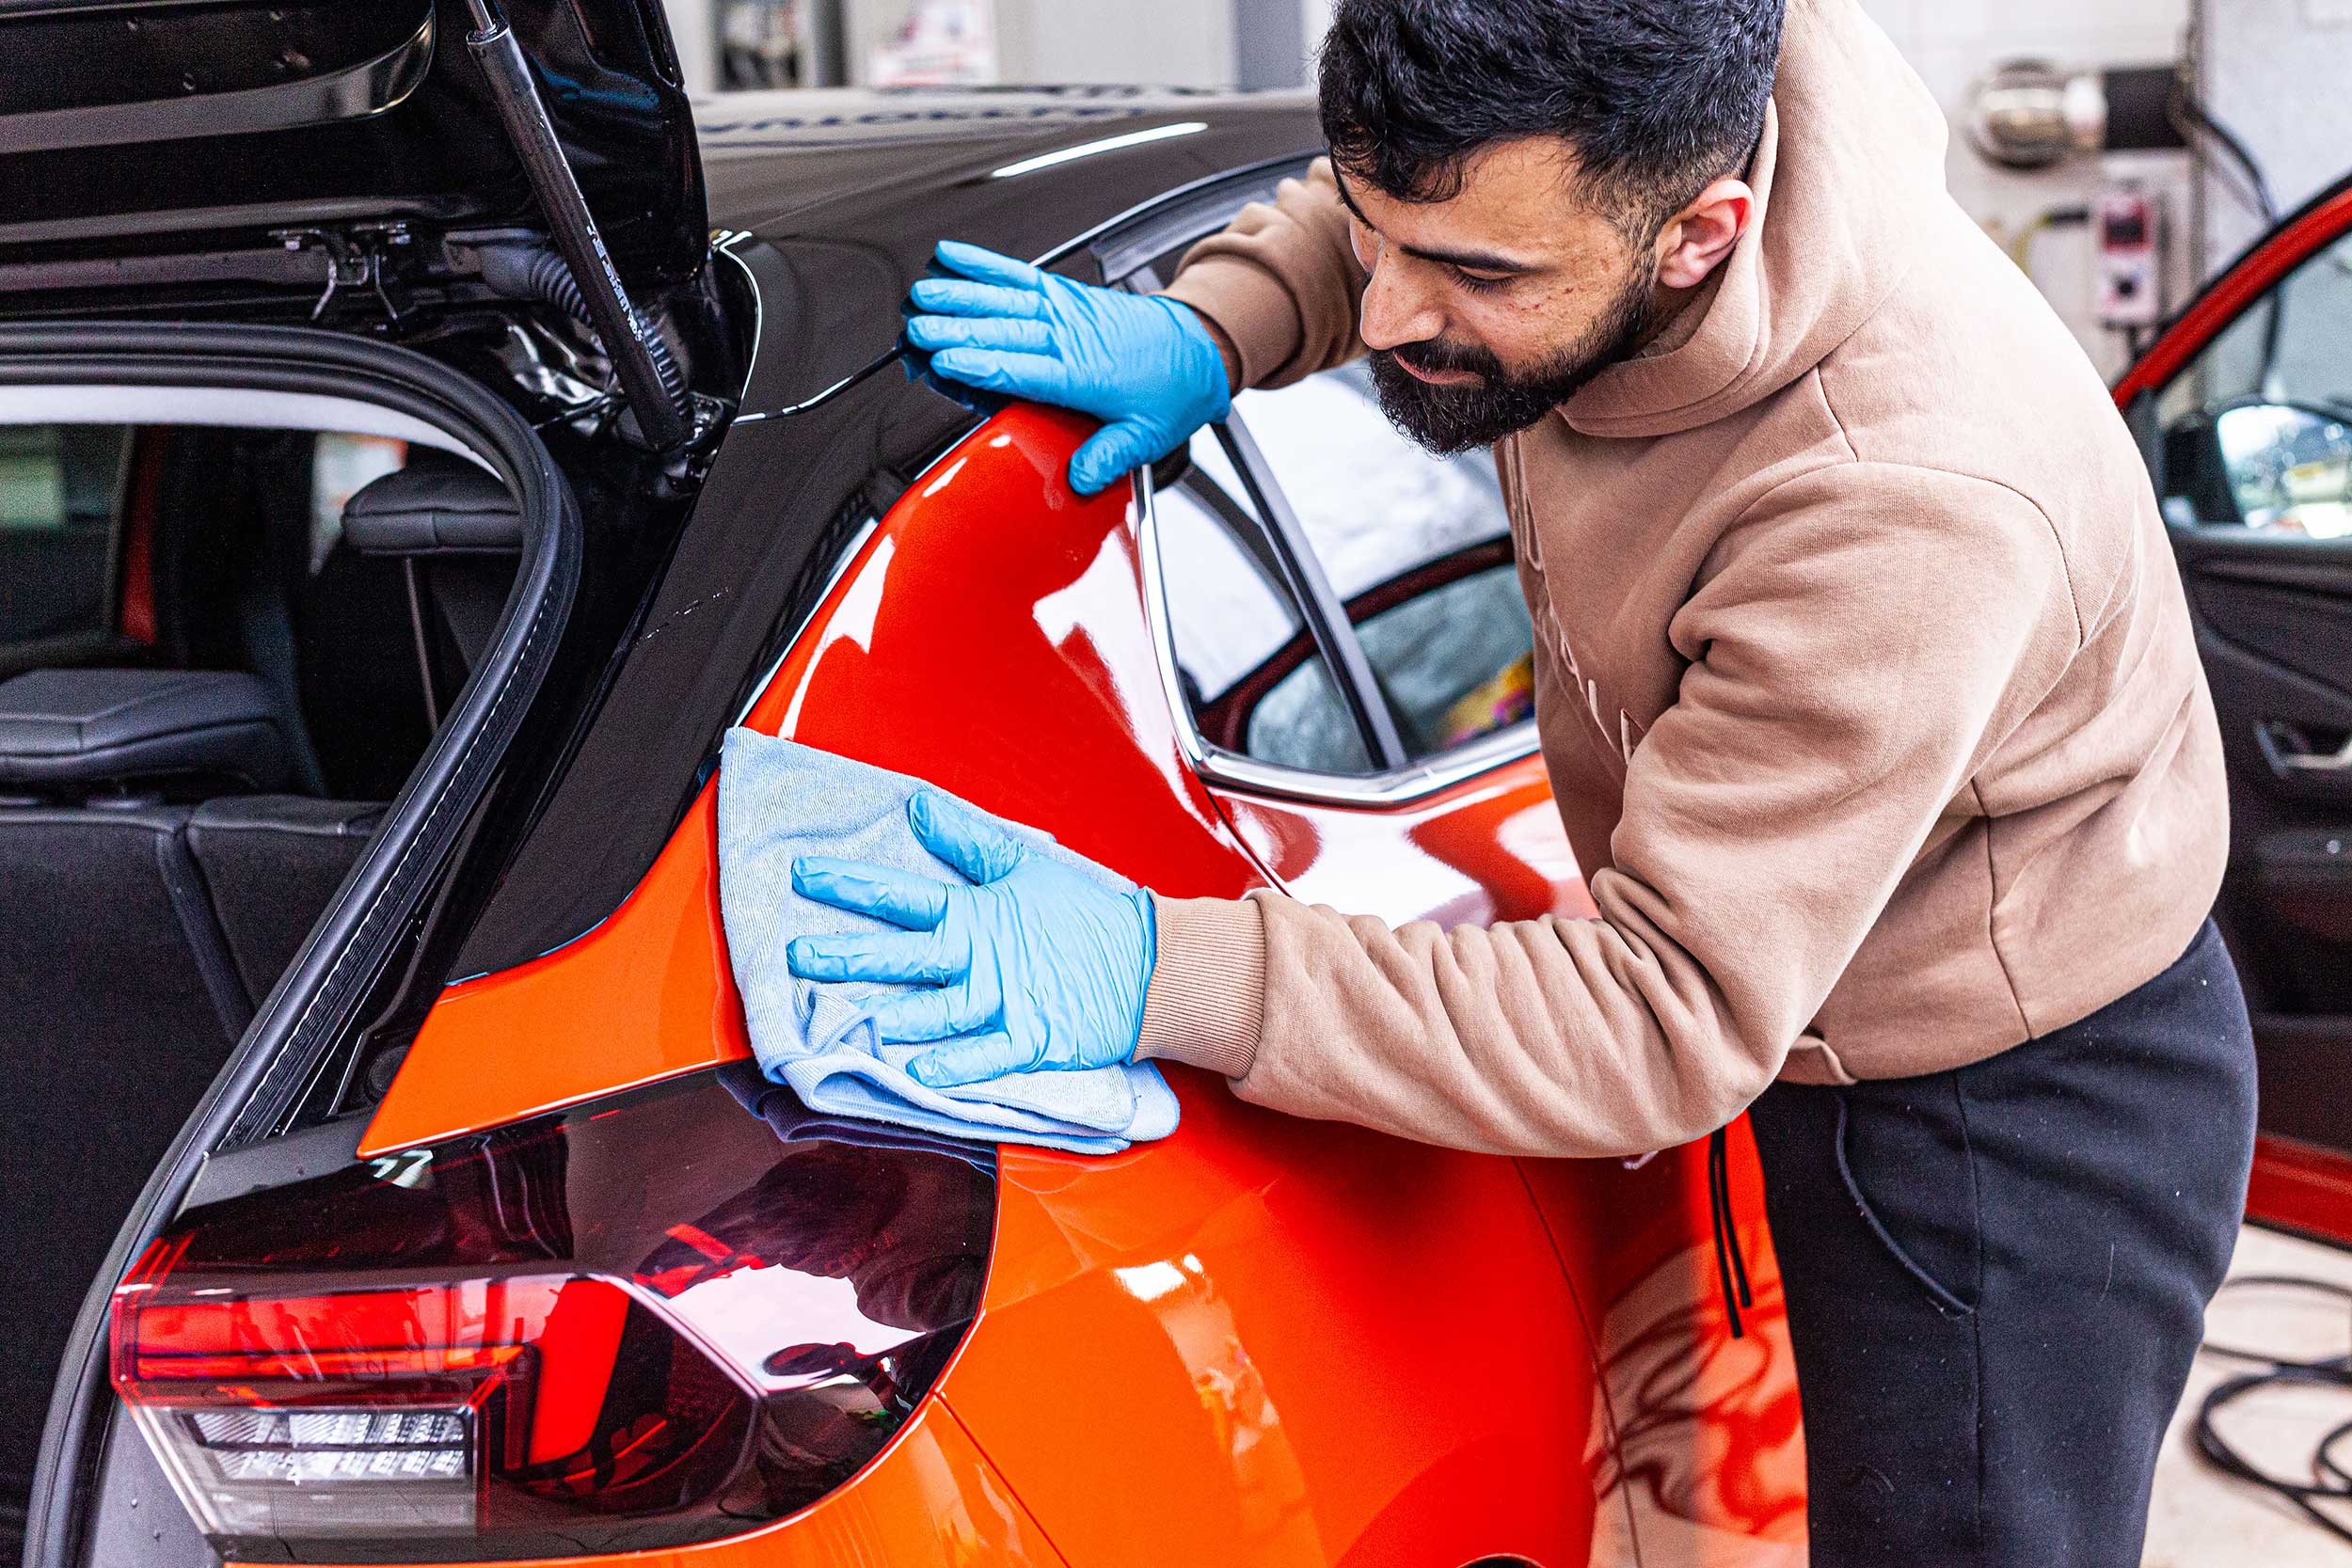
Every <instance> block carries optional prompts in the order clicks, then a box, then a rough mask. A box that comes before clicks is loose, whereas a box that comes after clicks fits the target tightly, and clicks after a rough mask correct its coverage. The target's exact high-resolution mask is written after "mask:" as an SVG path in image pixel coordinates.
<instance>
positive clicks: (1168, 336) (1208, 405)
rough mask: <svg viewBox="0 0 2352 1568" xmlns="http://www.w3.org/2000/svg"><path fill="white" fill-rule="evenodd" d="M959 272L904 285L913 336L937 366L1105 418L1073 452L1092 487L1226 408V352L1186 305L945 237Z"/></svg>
mask: <svg viewBox="0 0 2352 1568" xmlns="http://www.w3.org/2000/svg"><path fill="white" fill-rule="evenodd" d="M939 260H940V262H941V264H942V265H944V266H946V268H947V269H948V270H949V271H951V272H955V273H958V274H960V275H961V276H959V277H926V278H923V279H921V280H919V281H918V282H917V283H916V284H915V285H914V288H913V289H912V290H910V291H909V292H908V295H907V298H908V301H909V303H910V304H911V306H912V307H913V309H914V311H915V312H916V313H915V314H914V315H913V316H911V317H910V318H909V319H908V321H907V329H906V330H907V339H908V341H911V342H912V343H914V346H915V347H916V348H918V349H921V350H923V351H924V352H926V353H928V354H929V355H930V370H931V372H932V373H933V374H935V375H940V376H946V377H947V378H950V379H952V380H956V381H961V382H966V383H969V384H970V385H972V386H974V387H978V388H983V389H984V390H987V391H992V392H1004V393H1007V394H1009V395H1010V396H1012V397H1017V398H1027V399H1029V400H1030V401H1032V402H1035V403H1050V404H1057V405H1058V406H1060V407H1063V408H1074V409H1076V410H1077V411H1078V412H1079V413H1081V414H1091V415H1093V416H1094V417H1095V418H1096V419H1098V420H1107V421H1109V422H1108V423H1106V424H1104V427H1103V428H1102V429H1101V430H1099V431H1097V432H1095V434H1094V435H1093V436H1091V437H1090V438H1089V440H1088V441H1087V444H1086V445H1084V446H1082V447H1080V448H1079V449H1078V451H1077V455H1075V456H1073V458H1071V460H1070V487H1071V488H1072V489H1073V490H1075V491H1077V492H1078V493H1079V494H1080V495H1092V494H1093V493H1094V492H1095V491H1097V490H1100V489H1102V488H1103V487H1104V485H1106V484H1108V483H1111V482H1112V481H1113V480H1115V479H1117V478H1119V476H1120V475H1121V474H1123V473H1126V472H1128V471H1129V470H1130V469H1132V468H1136V467H1140V466H1141V465H1143V464H1146V463H1152V462H1156V461H1157V460H1159V459H1160V458H1163V457H1165V456H1167V455H1168V453H1169V452H1171V451H1175V450H1176V449H1177V448H1178V447H1180V446H1182V445H1184V441H1185V440H1186V439H1187V438H1189V437H1190V436H1191V435H1192V433H1193V432H1194V431H1196V430H1198V429H1200V427H1201V426H1202V425H1204V424H1209V423H1212V422H1213V421H1215V420H1221V419H1223V418H1224V417H1225V413H1226V410H1227V409H1228V408H1230V407H1232V388H1231V387H1230V386H1229V385H1228V384H1227V382H1226V378H1225V356H1224V355H1223V354H1221V353H1219V352H1218V350H1217V346H1216V339H1215V338H1213V337H1211V336H1210V335H1209V329H1208V327H1207V326H1205V325H1202V323H1201V320H1200V317H1199V316H1197V315H1195V314H1194V313H1193V311H1192V309H1191V308H1190V307H1188V306H1184V305H1179V304H1178V303H1176V301H1174V300H1172V299H1163V298H1161V297H1159V296H1158V295H1155V294H1131V293H1124V292H1122V291H1120V290H1118V289H1097V288H1093V287H1090V286H1089V285H1088V284H1084V283H1073V282H1071V281H1070V280H1069V279H1068V278H1066V277H1055V276H1054V275H1053V274H1052V273H1050V272H1040V271H1039V270H1038V269H1037V268H1035V267H1033V266H1031V265H1029V263H1028V262H1026V261H1014V260H1013V259H1012V258H1011V257H1009V256H999V255H997V254H996V253H995V252H994V251H993V250H983V249H981V248H980V247H979V246H978V245H960V244H958V243H957V242H956V241H954V240H942V241H940V242H939Z"/></svg>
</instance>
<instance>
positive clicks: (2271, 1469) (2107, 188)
mask: <svg viewBox="0 0 2352 1568" xmlns="http://www.w3.org/2000/svg"><path fill="white" fill-rule="evenodd" d="M1863 3H1864V7H1865V8H1866V9H1867V11H1868V12H1869V13H1870V15H1871V16H1872V17H1873V19H1874V20H1876V21H1877V22H1878V23H1879V24H1880V25H1882V26H1883V27H1884V28H1885V30H1886V31H1887V33H1888V34H1889V35H1890V36H1891V37H1892V38H1893V39H1894V40H1895V41H1896V43H1897V44H1898V45H1899V48H1900V49H1901V50H1902V52H1903V54H1904V55H1906V56H1907V57H1908V58H1909V59H1910V61H1911V62H1912V63H1913V65H1914V66H1915V68H1916V69H1917V70H1918V71H1919V72H1920V74H1921V76H1922V77H1923V78H1924V79H1925V80H1926V81H1927V83H1928V85H1929V86H1930V87H1931V89H1932V90H1933V91H1934V93H1935V94H1936V97H1937V98H1938V100H1939V101H1940V102H1941V103H1942V104H1943V105H1944V107H1945V110H1946V112H1947V117H1948V118H1949V120H1950V123H1951V139H1950V149H1949V152H1948V155H1947V179H1948V181H1949V184H1950V188H1951V190H1952V191H1953V193H1954V195H1955V196H1956V197H1957V198H1958V199H1959V201H1960V202H1961V204H1962V206H1963V208H1964V209H1965V210H1966V211H1967V212H1968V213H1969V214H1970V215H1972V216H1973V217H1975V218H1976V219H1977V220H1978V221H1979V223H1980V224H1981V225H1982V227H1983V228H1984V230H1986V231H1987V233H1989V234H1990V235H1992V236H1993V237H1994V239H1995V240H1996V241H1997V242H1998V243H2000V244H2001V245H2003V246H2004V247H2005V248H2006V249H2007V250H2008V251H2009V253H2010V256H2011V257H2012V258H2013V259H2014V260H2015V261H2017V263H2018V265H2019V266H2020V267H2022V268H2023V269H2024V270H2025V271H2026V273H2027V274H2028V275H2029V276H2030V277H2032V279H2033V280H2034V282H2035V284H2036V285H2037V286H2038V287H2039V288H2040V289H2041V291H2042V293H2043V294H2044V296H2045V297H2046V298H2047V299H2048V300H2049V301H2050V303H2051V304H2052V305H2053V307H2054V308H2055V309H2057V310H2058V313H2059V315H2060V316H2061V317H2062V318H2063V319H2064V320H2065V322H2066V323H2067V325H2069V326H2070V327H2071V328H2072V329H2073V331H2074V333H2075V335H2076V337H2077V338H2078V339H2079V340H2080V341H2081V342H2082V344H2083V347H2084V349H2085V350H2086V351H2087V353H2088V354H2089V355H2090V357H2091V359H2092V361H2093V363H2094V364H2096V365H2097V367H2098V368H2099V370H2100V372H2101V373H2102V374H2103V375H2105V376H2106V377H2107V378H2108V379H2110V380H2113V379H2115V378H2116V377H2118V376H2120V375H2121V374H2122V372H2125V371H2126V370H2127V369H2128V368H2129V367H2130V365H2131V364H2132V363H2133V361H2134V359H2135V357H2136V356H2137V354H2138V353H2139V351H2141V350H2142V349H2144V348H2145V347H2146V346H2147V345H2148V344H2149V343H2150V342H2151V341H2153V338H2154V336H2155V335H2156V333H2157V331H2158V330H2159V328H2160V327H2161V325H2163V324H2164V323H2166V322H2168V321H2169V320H2170V319H2172V318H2173V317H2174V316H2175V315H2176V314H2177V313H2178V312H2180V311H2181V310H2182V309H2184V308H2185V307H2186V306H2187V305H2188V304H2189V303H2190V302H2191V301H2192V300H2193V299H2194V298H2195V297H2196V295H2197V294H2198V293H2199V291H2200V290H2201V288H2202V287H2203V286H2204V285H2205V284H2206V283H2208V282H2209V281H2210V280H2211V279H2213V278H2214V277H2216V276H2217V275H2218V274H2219V273H2220V272H2221V271H2222V270H2223V269H2224V268H2226V267H2227V266H2228V264H2229V263H2230V262H2231V261H2232V260H2233V258H2235V257H2236V256H2238V255H2239V254H2240V253H2241V252H2242V251H2243V250H2245V249H2246V247H2247V246H2248V245H2249V244H2250V243H2251V242H2253V241H2254V240H2255V239H2257V238H2258V237H2259V236H2261V235H2262V234H2264V233H2265V231H2266V230H2270V229H2271V228H2272V227H2273V226H2274V225H2275V224H2276V223H2277V222H2278V220H2279V219H2280V217H2281V216H2283V215H2285V214H2291V213H2293V212H2294V211H2295V210H2296V208H2298V207H2299V206H2301V205H2302V204H2303V203H2305V202H2306V201H2307V200H2309V199H2311V198H2312V197H2313V196H2314V195H2316V194H2318V193H2320V192H2322V191H2324V190H2326V189H2327V188H2328V187H2329V186H2330V185H2331V184H2333V183H2334V182H2337V181H2339V180H2340V179H2342V178H2343V176H2344V173H2345V171H2346V169H2347V168H2348V167H2352V95H2347V94H2346V93H2344V90H2343V71H2344V65H2345V63H2346V62H2347V61H2352V0H1863ZM669 11H670V16H671V21H672V25H673V28H674V30H675V35H676V38H677V42H678V47H679V53H680V56H681V60H682V63H683V65H684V67H685V70H686V71H687V74H688V79H689V82H690V85H691V87H692V88H693V90H695V91H696V92H697V93H698V94H704V95H713V96H719V95H726V94H730V93H733V92H737V91H742V90H752V91H761V90H774V89H780V88H783V89H789V88H818V89H821V88H824V87H840V86H856V87H866V86H893V85H903V86H910V87H914V86H933V85H940V84H973V85H989V84H1017V85H1032V84H1042V83H1052V84H1085V85H1095V84H1101V85H1123V84H1148V85H1155V86H1166V87H1187V88H1202V89H1216V88H1230V87H1247V88H1265V89H1281V88H1290V87H1299V86H1302V85H1304V84H1306V83H1307V82H1308V80H1309V78H1310V74H1311V63H1310V62H1311V53H1312V49H1313V46H1314V42H1315V40H1316V39H1317V37H1318V36H1319V34H1320V31H1321V28H1322V26H1323V25H1324V24H1325V23H1326V22H1327V19H1328V16H1329V11H1330V3H1329V0H1179V3H1178V4H1174V5H1170V4H1168V3H1167V0H669ZM2311 329H2312V330H2315V331H2321V330H2331V331H2332V335H2333V336H2332V340H2331V341H2332V342H2333V344H2334V348H2333V350H2332V352H2340V353H2344V354H2345V355H2347V356H2352V320H2347V321H2344V322H2341V323H2337V324H2334V325H2332V327H2331V328H2322V327H2319V326H2317V325H2314V326H2313V327H2312V328H2311ZM2290 1049H2291V1048H2290V1047H2283V1046H2274V1045H2273V1044H2272V1042H2271V1041H2270V1040H2269V1038H2268V1037H2267V1036H2265V1052H2266V1053H2273V1054H2274V1055H2276V1056H2277V1057H2278V1058H2279V1059H2280V1060H2281V1061H2283V1060H2285V1059H2286V1053H2287V1052H2288V1051H2289V1050H2290ZM2327 1065H2328V1064H2327V1063H2325V1062H2321V1061H2316V1060H2304V1059H2296V1060H2295V1061H2294V1062H2292V1063H2290V1064H2289V1066H2288V1067H2287V1068H2285V1069H2279V1070H2290V1071H2293V1072H2296V1073H2298V1074H2304V1075H2309V1074H2310V1073H2312V1072H2318V1071H2325V1070H2326V1069H2327ZM2273 1071H2274V1068H2273V1066H2272V1064H2271V1063H2270V1062H2269V1061H2266V1062H2265V1096H2266V1097H2267V1096H2269V1095H2270V1093H2271V1089H2272V1083H2271V1077H2270V1075H2271V1074H2272V1073H2273ZM2323 1103H2325V1101H2323ZM2272 1126H2273V1123H2272V1122H2271V1121H2270V1119H2269V1118H2268V1117H2267V1116H2266V1117H2265V1130H2266V1131H2268V1130H2270V1129H2271V1128H2272ZM2291 1131H2292V1132H2294V1133H2295V1134H2296V1135H2297V1136H2299V1137H2302V1138H2307V1139H2311V1140H2312V1141H2314V1142H2319V1143H2323V1144H2326V1143H2333V1144H2336V1145H2339V1146H2341V1145H2343V1144H2345V1143H2347V1142H2352V1138H2347V1136H2346V1134H2345V1133H2344V1132H2343V1131H2341V1122H2340V1120H2339V1121H2338V1122H2337V1125H2336V1127H2335V1128H2334V1129H2331V1128H2329V1127H2328V1126H2324V1125H2322V1126H2311V1125H2298V1126H2296V1127H2294V1128H2292V1129H2291ZM2319 1201H2322V1202H2324V1203H2332V1204H2333V1205H2334V1206H2335V1208H2336V1209H2338V1210H2340V1211H2341V1212H2344V1213H2346V1214H2347V1215H2352V1188H2348V1189H2345V1190H2343V1191H2338V1192H2334V1193H2332V1194H2331V1195H2326V1196H2323V1197H2322V1198H2321V1199H2320V1200H2319ZM2345 1228H2348V1229H2352V1223H2348V1224H2347V1226H2346V1227H2345ZM2348 1335H2352V1251H2345V1250H2343V1249H2341V1248H2339V1247H2337V1246H2333V1245H2328V1244H2325V1243H2322V1242H2320V1241H2317V1240H2313V1239H2310V1238H2308V1237H2305V1236H2300V1235H2296V1234H2292V1233H2289V1232H2288V1231H2286V1230H2283V1229H2271V1228H2249V1229H2248V1230H2247V1231H2246V1232H2245V1234H2244V1236H2243V1237H2242V1239H2241V1243H2240V1246H2239V1250H2238V1254H2237V1259H2236V1262H2235V1265H2234V1267H2233V1279H2232V1283H2231V1285H2230V1286H2229V1287H2228V1288H2226V1289H2225V1291H2224V1292H2223V1294H2222V1296H2221V1298H2220V1299H2219V1300H2218V1301H2217V1304H2216V1306H2215V1307H2214V1308H2213V1310H2212V1312H2211V1314H2210V1315H2209V1321H2208V1349H2207V1351H2206V1353H2205V1354H2202V1355H2201V1356H2200V1358H2199V1364H2198V1367H2197V1369H2196V1371H2195V1373H2194V1374H2193V1376H2192V1380H2191V1383H2190V1385H2189V1389H2188V1393H2187V1396H2186V1398H2185V1400H2184V1402H2183V1404H2182V1408H2181V1412H2180V1414H2179V1415H2178V1416H2177V1417H2176V1418H2175V1420H2174V1423H2173V1427H2172V1430H2171V1432H2170V1433H2169V1436H2168V1439H2167V1444H2166V1449H2165V1453H2164V1456H2163V1459H2162V1461H2161V1463H2160V1465H2159V1468H2158V1471H2157V1481H2156V1492H2155V1498H2154V1504H2153V1515H2152V1519H2151V1525H2150V1530H2149V1544H2148V1549H2147V1554H2146V1558H2145V1561H2146V1562H2147V1563H2148V1564H2151V1565H2157V1564H2161V1565H2164V1568H2191V1565H2196V1564H2212V1563H2221V1562H2242V1561H2249V1560H2253V1559H2254V1558H2255V1555H2256V1554H2257V1553H2259V1554H2260V1555H2261V1557H2262V1559H2263V1560H2265V1561H2266V1562H2269V1563H2271V1564H2274V1565H2276V1568H2295V1565H2300V1564H2305V1563H2310V1564H2318V1563H2329V1562H2343V1561H2347V1560H2352V1535H2346V1534H2344V1533H2343V1530H2344V1528H2352V1508H2347V1507H2344V1506H2343V1505H2340V1504H2334V1503H2330V1502H2328V1501H2325V1500H2319V1501H2312V1502H2305V1501H2301V1500H2297V1499H2295V1498H2292V1497H2287V1496H2285V1495H2283V1494H2282V1493H2280V1492H2278V1491H2275V1490H2269V1489H2265V1487H2263V1486H2261V1485H2258V1484H2255V1483H2253V1482H2250V1481H2248V1480H2246V1479H2245V1478H2244V1477H2242V1476H2238V1475H2233V1474H2228V1473H2225V1471H2224V1468H2223V1467H2222V1466H2221V1465H2217V1464H2216V1463H2215V1462H2214V1460H2213V1459H2212V1458H2211V1457H2209V1456H2208V1455H2206V1454H2204V1453H2202V1452H2201V1451H2200V1430H2201V1426H2205V1427H2209V1428H2210V1431H2209V1432H2208V1433H2207V1436H2206V1442H2207V1443H2208V1444H2213V1443H2216V1442H2218V1444H2219V1445H2221V1446H2222V1447H2224V1448H2225V1449H2226V1450H2227V1451H2228V1452H2229V1453H2231V1454H2233V1455H2235V1456H2236V1457H2237V1461H2238V1462H2239V1463H2242V1464H2244V1465H2249V1466H2250V1467H2252V1468H2255V1469H2259V1470H2262V1471H2265V1472H2267V1473H2269V1474H2271V1475H2274V1476H2278V1477H2284V1478H2287V1479H2289V1480H2299V1481H2316V1482H2318V1483H2319V1484H2320V1485H2321V1486H2322V1487H2323V1489H2327V1488H2335V1487H2337V1485H2338V1483H2339V1482H2340V1481H2341V1480H2342V1476H2341V1473H2340V1472H2329V1471H2328V1470H2327V1468H2326V1466H2325V1465H2324V1464H2323V1465H2320V1466H2319V1467H2318V1468H2317V1469H2315V1468H2314V1455H2315V1454H2318V1453H2321V1452H2323V1451H2325V1450H2326V1448H2327V1444H2328V1440H2329V1439H2331V1438H2333V1437H2334V1436H2336V1435H2339V1434H2340V1433H2341V1432H2342V1430H2343V1429H2341V1428H2339V1427H2338V1426H2337V1423H2338V1422H2340V1421H2344V1420H2345V1419H2346V1418H2352V1397H2347V1391H2346V1389H2345V1388H2344V1386H2342V1385H2340V1384H2339V1385H2335V1386H2325V1385H2320V1386H2314V1385H2312V1384H2311V1383H2308V1382H2298V1381H2294V1380H2292V1379H2286V1380H2280V1381H2274V1382H2269V1383H2263V1384H2259V1385H2249V1384H2246V1382H2245V1380H2247V1379H2249V1377H2259V1376H2262V1375H2263V1374H2265V1372H2267V1371H2269V1370H2271V1369H2272V1367H2273V1366H2274V1364H2287V1363H2293V1362H2296V1361H2304V1362H2324V1361H2328V1360H2330V1359H2337V1358H2343V1357H2345V1356H2346V1355H2347V1354H2352V1338H2348ZM2237 1351H2245V1352H2251V1353H2254V1354H2255V1355H2256V1356H2258V1357H2269V1358H2272V1359H2271V1360H2270V1361H2267V1362H2265V1361H2263V1360H2259V1359H2253V1360H2249V1359H2248V1358H2247V1357H2245V1356H2240V1355H2235V1354H2232V1353H2233V1352H2237ZM2217 1391H2219V1393H2220V1395H2221V1403H2220V1406H2219V1407H2218V1408H2217V1410H2216V1412H2215V1414H2214V1415H2213V1416H2212V1418H2211V1419H2210V1421H2209V1422H2206V1421H2202V1420H2201V1407H2202V1406H2204V1405H2205V1403H2206V1402H2207V1401H2208V1400H2209V1399H2211V1398H2213V1397H2214V1396H2215V1395H2216V1393H2217ZM2330 1510H2332V1511H2333V1512H2332V1518H2333V1519H2334V1520H2335V1521H2336V1528H2334V1529H2333V1531H2332V1532H2331V1530H2330V1528H2328V1527H2326V1526H2324V1525H2323V1524H2322V1523H2320V1522H2318V1521H2317V1519H2316V1518H2315V1517H2314V1511H2316V1512H2317V1513H2319V1514H2328V1512H2329V1511H2330Z"/></svg>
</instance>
